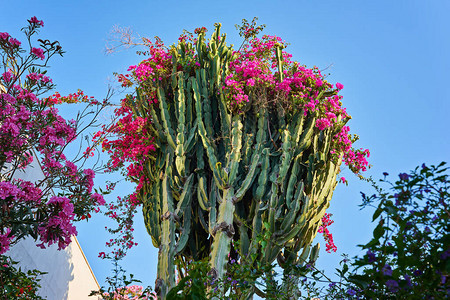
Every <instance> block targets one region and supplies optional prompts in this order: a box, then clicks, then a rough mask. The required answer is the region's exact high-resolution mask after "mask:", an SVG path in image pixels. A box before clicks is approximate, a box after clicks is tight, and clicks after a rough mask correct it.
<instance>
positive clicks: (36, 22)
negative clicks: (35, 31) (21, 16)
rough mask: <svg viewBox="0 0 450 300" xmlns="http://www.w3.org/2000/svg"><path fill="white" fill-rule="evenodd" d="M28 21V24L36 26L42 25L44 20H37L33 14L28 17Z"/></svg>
mask: <svg viewBox="0 0 450 300" xmlns="http://www.w3.org/2000/svg"><path fill="white" fill-rule="evenodd" d="M28 22H29V23H30V24H34V25H36V26H41V27H44V21H42V20H38V19H37V18H36V17H35V16H34V17H31V19H29V20H28Z"/></svg>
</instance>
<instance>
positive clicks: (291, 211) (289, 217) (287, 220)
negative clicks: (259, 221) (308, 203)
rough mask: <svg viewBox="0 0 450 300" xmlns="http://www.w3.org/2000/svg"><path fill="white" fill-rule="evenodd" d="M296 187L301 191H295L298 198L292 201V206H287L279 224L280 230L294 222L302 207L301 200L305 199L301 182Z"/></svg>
mask: <svg viewBox="0 0 450 300" xmlns="http://www.w3.org/2000/svg"><path fill="white" fill-rule="evenodd" d="M298 189H299V190H300V191H301V192H299V193H297V195H298V198H296V199H294V201H293V202H292V206H288V207H289V208H288V212H287V214H286V216H285V217H284V219H283V222H282V223H281V226H280V227H281V229H282V230H286V229H287V228H290V227H291V226H292V224H294V221H295V219H296V217H297V214H298V212H299V210H300V208H301V207H302V204H303V201H304V199H305V195H304V192H303V182H301V183H300V184H299V186H298Z"/></svg>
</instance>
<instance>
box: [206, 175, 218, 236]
mask: <svg viewBox="0 0 450 300" xmlns="http://www.w3.org/2000/svg"><path fill="white" fill-rule="evenodd" d="M217 197H218V192H217V187H216V186H215V185H214V184H213V185H212V187H211V192H210V194H209V201H210V207H209V228H208V229H209V230H208V231H209V233H210V234H211V236H212V235H213V230H214V227H215V226H216V224H217V222H216V220H217V208H216V203H217Z"/></svg>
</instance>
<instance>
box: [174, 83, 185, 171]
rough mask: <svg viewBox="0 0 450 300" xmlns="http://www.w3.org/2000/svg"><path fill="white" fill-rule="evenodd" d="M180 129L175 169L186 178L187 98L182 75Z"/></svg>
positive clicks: (179, 113) (179, 106)
mask: <svg viewBox="0 0 450 300" xmlns="http://www.w3.org/2000/svg"><path fill="white" fill-rule="evenodd" d="M177 93H178V101H177V104H178V127H177V139H176V142H177V145H176V149H175V154H176V157H175V167H176V169H177V171H178V174H180V176H182V177H184V176H185V165H186V164H185V161H186V155H185V148H184V146H185V121H186V118H185V115H186V101H185V100H186V98H185V94H184V79H183V76H182V75H180V76H179V78H178V91H177Z"/></svg>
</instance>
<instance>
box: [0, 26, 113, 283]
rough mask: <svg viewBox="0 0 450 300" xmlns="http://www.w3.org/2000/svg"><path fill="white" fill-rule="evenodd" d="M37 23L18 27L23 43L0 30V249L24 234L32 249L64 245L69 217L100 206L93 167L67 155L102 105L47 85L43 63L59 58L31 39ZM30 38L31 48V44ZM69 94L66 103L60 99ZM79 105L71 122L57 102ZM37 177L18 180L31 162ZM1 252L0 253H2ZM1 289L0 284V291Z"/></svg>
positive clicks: (71, 231)
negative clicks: (81, 104)
mask: <svg viewBox="0 0 450 300" xmlns="http://www.w3.org/2000/svg"><path fill="white" fill-rule="evenodd" d="M43 25H44V23H43V21H41V20H38V19H37V18H36V17H33V18H31V19H30V20H28V26H26V27H24V28H22V31H23V33H24V34H25V37H26V42H25V43H23V44H22V43H21V42H20V41H19V40H17V39H16V38H13V37H11V36H10V35H9V34H8V33H6V32H2V33H0V57H1V62H2V66H1V69H2V70H1V75H0V87H1V92H0V107H1V109H0V241H1V242H0V254H2V255H3V254H5V253H7V251H8V249H9V247H10V246H11V245H13V244H15V243H16V242H18V241H19V240H21V239H22V238H25V237H28V236H31V237H33V238H34V239H35V240H36V241H37V246H38V247H41V248H46V247H48V246H50V245H52V244H56V245H58V249H60V250H61V249H64V248H66V247H67V245H69V244H70V242H71V239H70V237H71V236H72V235H76V234H77V231H76V227H75V225H74V222H75V221H79V220H81V219H86V218H89V217H90V216H91V215H90V213H92V212H93V211H96V210H98V207H99V206H101V205H103V204H104V203H105V201H104V199H103V196H102V195H101V194H98V193H96V192H95V191H94V190H93V185H94V183H93V180H94V176H95V171H96V170H97V169H98V168H99V167H98V166H95V165H94V167H93V169H91V168H84V167H83V166H84V164H85V162H86V159H87V155H85V154H81V153H79V155H75V156H73V155H71V158H69V157H68V154H67V153H72V151H68V147H69V146H70V145H73V144H74V142H75V140H76V139H77V137H79V136H80V135H81V134H82V133H83V132H84V131H85V130H86V129H88V128H91V127H93V126H95V122H96V121H95V119H96V118H97V116H98V115H99V114H100V112H101V111H102V109H103V108H105V107H106V106H107V105H109V103H108V100H107V99H108V97H109V96H108V97H107V99H106V100H105V101H103V102H101V103H100V102H98V101H96V100H95V99H93V98H87V97H85V96H84V94H83V93H82V92H78V93H77V94H74V95H69V96H68V97H61V96H60V95H59V94H58V93H56V94H55V95H53V96H50V97H45V96H43V95H45V94H46V93H48V92H49V91H50V90H52V89H54V87H55V85H54V84H53V81H52V79H51V78H50V77H49V76H48V75H47V70H46V68H47V67H48V61H49V59H50V58H51V57H53V56H55V55H62V54H63V53H64V52H63V51H62V48H61V46H60V45H59V43H58V42H50V41H49V40H41V39H37V41H35V40H36V35H37V34H38V32H39V30H40V29H41V28H42V27H43ZM35 42H37V43H38V44H39V46H37V47H34V43H35ZM67 99H70V100H71V101H66V100H67ZM64 102H85V107H84V109H83V110H82V111H81V112H80V113H79V114H78V115H77V117H76V119H75V120H69V121H67V120H65V119H64V118H63V117H62V116H61V115H60V114H59V112H58V109H57V108H56V107H55V105H56V104H58V103H64ZM34 160H37V164H35V166H38V167H40V169H41V170H42V176H41V177H40V178H36V179H35V180H34V181H29V180H23V179H20V177H21V175H23V174H24V173H25V172H29V171H30V170H31V168H32V165H31V164H32V163H33V161H34ZM2 257H3V256H2ZM0 290H1V291H3V289H2V288H0Z"/></svg>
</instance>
